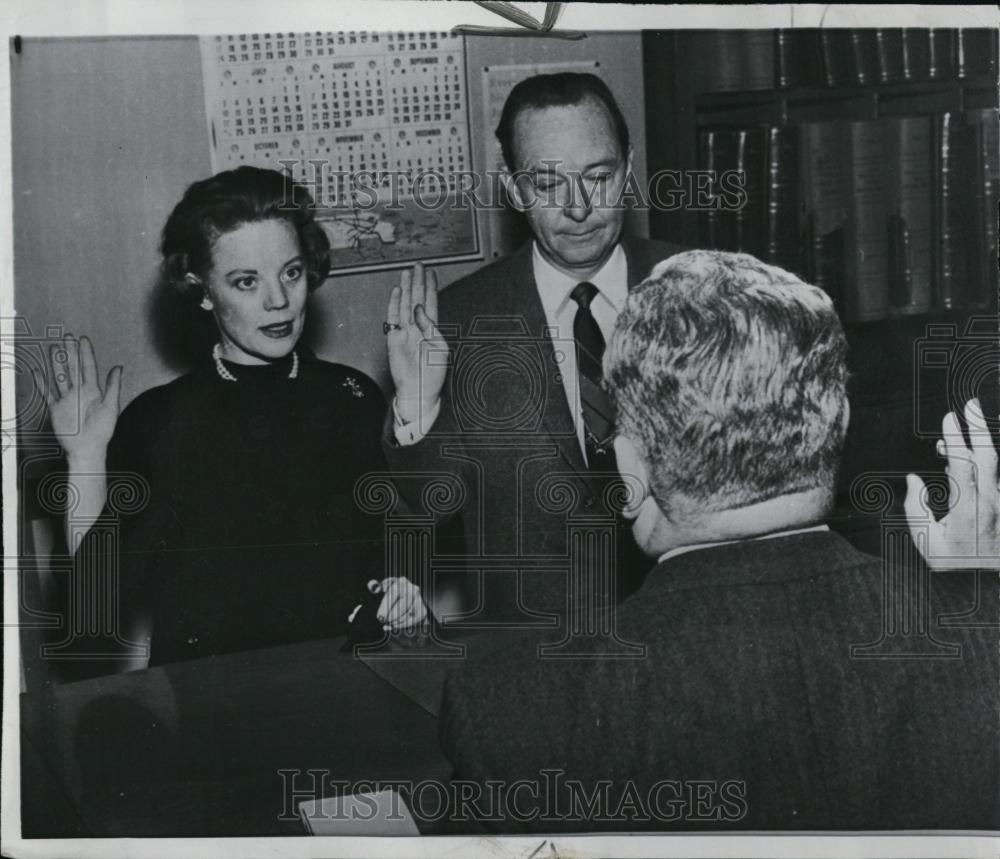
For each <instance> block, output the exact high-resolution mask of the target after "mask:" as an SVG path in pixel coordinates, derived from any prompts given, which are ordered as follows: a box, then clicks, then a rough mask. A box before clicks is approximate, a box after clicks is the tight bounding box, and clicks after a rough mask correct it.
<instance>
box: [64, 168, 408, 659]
mask: <svg viewBox="0 0 1000 859" xmlns="http://www.w3.org/2000/svg"><path fill="white" fill-rule="evenodd" d="M161 251H162V256H163V264H162V276H163V278H164V280H165V281H166V282H167V283H169V284H172V285H173V286H175V287H176V288H177V289H179V290H180V291H181V292H182V293H183V294H185V295H186V296H188V297H190V299H191V300H193V301H194V302H196V303H197V304H198V305H199V306H200V307H201V308H202V309H203V310H204V311H206V312H208V313H211V315H212V317H213V319H214V321H215V325H216V327H217V328H218V341H217V342H216V344H215V346H214V348H213V349H212V350H211V353H210V354H205V355H204V358H203V360H202V361H201V363H200V364H199V365H198V366H196V367H195V369H194V370H193V371H192V372H190V373H188V374H187V375H185V376H182V377H181V378H179V379H176V380H174V381H173V382H170V383H169V384H166V385H163V386H161V387H157V388H153V389H151V390H149V391H146V392H145V393H143V394H141V395H140V396H139V397H137V398H136V399H135V401H134V402H132V403H131V404H130V405H129V406H128V408H126V409H125V410H124V411H123V412H122V413H121V415H120V416H119V414H118V397H119V390H120V384H121V373H122V370H121V368H120V367H115V368H113V369H112V370H111V372H110V373H109V375H108V377H107V381H106V384H105V386H104V389H103V390H102V389H101V386H100V382H99V380H98V375H97V366H96V360H95V358H94V352H93V347H92V346H91V344H90V342H89V340H88V339H87V338H85V337H84V338H81V339H80V341H79V344H77V343H76V342H75V341H74V340H72V339H71V338H67V340H66V343H65V348H63V349H61V350H53V354H52V356H51V359H52V369H53V377H54V380H55V385H54V389H53V388H52V387H50V388H49V389H48V403H49V411H50V415H51V418H52V424H53V428H54V430H55V433H56V435H57V436H58V437H59V440H60V442H61V444H62V445H63V448H64V450H65V452H66V456H67V461H68V467H69V481H70V484H71V485H72V486H73V487H74V489H75V496H76V497H75V499H74V500H75V508H74V512H73V517H72V521H71V520H70V518H69V516H67V541H68V544H69V547H70V549H71V550H72V551H78V548H79V546H80V543H81V541H82V539H83V538H82V535H83V534H84V533H85V532H86V531H87V529H88V528H89V527H91V526H92V525H93V523H94V522H95V521H96V519H97V517H98V516H99V515H100V514H101V512H102V510H106V509H107V508H106V505H107V502H108V490H107V485H108V481H107V476H108V474H109V473H120V472H127V473H131V474H133V475H136V476H137V479H138V480H139V481H141V483H140V486H139V489H138V494H139V495H140V496H142V497H143V498H144V500H145V504H144V505H142V509H140V510H137V511H135V512H130V513H128V514H126V515H122V516H121V518H120V526H119V535H120V541H119V543H120V545H119V553H120V554H119V557H120V563H119V568H120V573H119V578H120V582H121V588H120V603H121V605H122V609H123V612H124V615H125V619H126V621H130V623H126V626H125V627H124V628H125V629H126V630H127V629H128V628H129V626H132V627H133V628H134V625H135V624H134V622H135V619H136V618H140V617H142V618H147V619H148V620H149V621H151V625H152V632H151V655H150V663H151V664H157V663H163V662H172V661H178V660H182V659H190V658H195V657H199V656H207V655H214V654H219V653H225V652H231V651H238V650H246V649H250V648H254V647H261V646H269V645H276V644H281V643H285V642H289V641H296V640H306V639H312V638H329V637H333V636H337V635H340V634H343V633H345V632H346V631H347V629H348V616H349V615H350V614H351V613H352V608H354V607H355V606H356V605H357V603H358V602H359V601H361V598H362V597H363V596H364V594H365V592H366V583H368V584H369V585H370V586H371V587H370V590H373V591H376V592H377V591H378V590H379V588H381V589H382V590H383V591H384V593H385V596H384V598H383V599H382V601H381V604H380V606H379V609H378V614H379V618H380V619H381V621H382V622H383V624H384V625H385V627H386V628H388V629H399V628H404V627H408V626H412V625H414V624H416V623H419V622H420V621H422V620H423V619H424V618H425V616H426V610H425V609H424V606H423V603H422V601H421V599H420V595H419V591H418V589H417V588H416V587H415V586H414V585H412V584H411V583H410V582H409V581H407V580H406V579H401V578H396V577H389V578H383V576H384V575H385V573H384V571H383V569H384V553H383V540H382V535H383V525H382V522H381V520H380V519H379V518H377V517H373V516H368V515H366V514H365V513H363V512H362V511H361V510H360V509H359V508H358V505H357V504H356V503H355V501H354V486H355V482H356V481H357V479H358V478H359V477H360V476H361V475H364V474H366V473H369V472H382V471H384V470H385V464H384V461H383V458H382V452H381V446H380V437H381V428H382V422H383V419H384V417H385V410H386V406H385V401H384V398H383V396H382V393H381V391H380V389H379V388H378V387H377V385H376V384H375V383H374V382H373V381H372V380H371V379H369V378H368V377H367V376H365V375H364V374H362V373H360V372H358V371H357V370H354V369H351V368H349V367H346V366H343V365H340V364H331V363H327V362H325V361H320V360H318V359H317V358H315V356H313V355H312V354H311V353H310V352H309V351H308V350H307V349H306V348H304V347H303V346H302V345H301V344H300V343H299V338H300V336H301V334H302V328H303V324H304V322H305V316H306V298H307V294H308V292H309V291H310V290H312V289H315V288H316V287H317V286H319V285H320V284H321V283H322V282H323V280H324V278H325V276H326V272H327V267H328V261H329V242H328V240H327V238H326V235H325V233H324V232H323V230H322V228H321V227H320V226H319V225H318V224H317V223H316V222H315V220H314V216H313V209H312V200H311V199H310V197H309V195H308V193H307V192H306V191H305V190H304V189H303V188H302V187H301V186H298V185H295V184H294V183H292V182H291V180H290V179H288V178H287V177H285V176H283V175H281V174H279V173H276V172H274V171H271V170H263V169H258V168H253V167H241V168H239V169H237V170H232V171H229V172H226V173H220V174H219V175H217V176H213V177H211V178H209V179H206V180H204V181H201V182H196V183H195V184H193V185H191V187H190V188H188V190H187V192H186V193H185V194H184V197H183V199H182V200H181V201H180V203H179V204H178V205H177V206H176V208H175V209H174V211H173V212H172V214H171V215H170V217H169V218H168V220H167V223H166V226H165V227H164V230H163V238H162V243H161ZM78 415H79V418H78V417H77V416H78ZM372 579H375V580H376V583H377V584H375V583H372V582H371V580H372Z"/></svg>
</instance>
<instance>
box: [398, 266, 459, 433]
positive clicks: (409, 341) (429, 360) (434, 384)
mask: <svg viewBox="0 0 1000 859" xmlns="http://www.w3.org/2000/svg"><path fill="white" fill-rule="evenodd" d="M437 313H438V296H437V276H436V275H435V274H434V272H433V271H426V272H425V270H424V267H423V265H422V264H421V263H417V264H416V265H415V266H414V268H413V271H412V272H410V271H404V272H403V274H402V276H401V277H400V282H399V286H397V287H394V288H393V290H392V295H391V296H390V297H389V308H388V311H387V315H386V319H387V321H388V323H389V331H388V332H387V335H386V341H387V346H388V350H389V370H390V372H391V373H392V381H393V384H394V385H395V386H396V409H397V410H398V411H399V416H400V417H401V418H402V419H403V420H405V421H407V422H409V421H415V420H417V419H419V417H420V416H421V415H427V414H429V413H430V411H431V410H432V409H433V408H434V407H435V406H436V405H437V403H438V400H439V399H440V397H441V389H442V388H443V387H444V380H445V376H446V375H447V372H448V343H447V342H446V341H445V339H444V337H442V336H441V332H440V331H438V328H437V324H436V323H437V318H438V316H437Z"/></svg>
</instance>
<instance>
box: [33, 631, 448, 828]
mask: <svg viewBox="0 0 1000 859" xmlns="http://www.w3.org/2000/svg"><path fill="white" fill-rule="evenodd" d="M342 643H343V639H331V640H328V641H313V642H304V643H300V644H292V645H287V646H284V647H277V648H273V649H267V650H258V651H250V652H246V653H238V654H231V655H226V656H220V657H213V658H209V659H201V660H196V661H192V662H185V663H177V664H174V665H168V666H162V667H157V668H150V669H147V670H144V671H133V672H129V673H125V674H116V675H111V676H108V677H99V678H94V679H90V680H85V681H81V682H78V683H69V684H65V685H62V686H52V687H49V688H48V689H45V690H43V691H40V692H36V693H29V694H25V695H22V697H21V733H22V796H23V802H24V806H25V817H24V835H25V837H57V836H71V835H90V836H103V837H123V836H132V837H143V836H145V837H154V836H159V837H171V836H172V837H191V836H222V835H228V836H244V835H245V836H250V835H302V834H305V830H304V829H303V827H302V825H301V823H300V822H299V821H298V818H297V816H296V814H295V805H296V804H297V802H298V801H300V800H302V799H305V798H308V795H309V794H310V793H311V792H314V791H315V790H316V789H315V788H313V787H312V784H313V782H312V776H310V775H308V774H307V770H317V771H319V773H318V774H317V778H322V776H323V775H326V776H327V777H328V778H333V779H338V780H344V781H349V782H352V783H354V782H357V781H373V780H377V779H383V780H409V781H412V782H418V781H421V780H423V779H428V778H433V779H441V780H446V779H447V778H448V777H449V776H450V768H449V766H448V763H447V761H446V760H445V759H444V758H443V756H442V754H441V752H440V749H439V746H438V740H437V719H436V717H435V716H434V715H433V714H432V713H431V712H428V710H427V709H425V708H424V707H421V706H420V705H419V704H417V703H415V702H414V701H413V700H412V699H411V697H410V696H408V695H406V694H404V693H403V692H401V691H400V690H399V689H398V688H396V686H394V685H393V684H391V683H390V682H387V681H386V680H385V679H383V678H382V677H381V676H380V675H379V674H378V673H377V670H378V668H379V666H378V663H372V665H368V664H365V662H362V661H359V660H358V659H356V658H355V657H354V656H353V655H351V654H345V653H341V652H340V646H341V644H342ZM458 664H459V662H458V661H457V660H453V659H448V660H440V659H437V660H424V659H417V660H413V661H412V662H411V663H409V665H410V666H412V667H410V668H408V669H407V673H408V675H409V676H410V678H411V681H412V679H413V678H415V677H420V676H423V677H425V678H426V685H427V686H430V685H434V684H436V687H437V689H438V690H440V685H441V682H442V680H443V677H444V674H445V672H446V670H447V668H448V667H453V666H457V665H458ZM396 667H397V668H398V665H397V666H396ZM373 668H374V670H373ZM389 676H391V675H389ZM425 688H426V687H425ZM431 697H433V696H431ZM282 770H285V771H298V773H299V774H298V775H295V776H294V780H293V779H292V776H291V775H290V774H289V773H288V772H286V773H285V775H282V773H281V771H282ZM317 783H318V782H317ZM293 790H297V791H299V792H300V793H299V794H298V795H297V796H292V791H293Z"/></svg>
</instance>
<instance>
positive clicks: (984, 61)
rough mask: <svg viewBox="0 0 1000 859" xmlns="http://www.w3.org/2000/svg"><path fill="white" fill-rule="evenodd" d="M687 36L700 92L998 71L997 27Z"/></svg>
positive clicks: (989, 76) (994, 74)
mask: <svg viewBox="0 0 1000 859" xmlns="http://www.w3.org/2000/svg"><path fill="white" fill-rule="evenodd" d="M689 38H690V42H689V45H688V49H689V53H690V56H691V58H692V60H693V62H694V63H695V64H696V66H697V76H698V77H699V78H701V79H702V80H701V82H700V84H699V86H698V90H699V91H700V92H727V91H749V90H770V89H781V90H787V89H792V88H795V87H854V86H870V85H874V84H896V83H917V82H934V81H953V80H963V81H964V80H969V79H989V80H994V81H995V80H996V78H997V50H998V47H997V30H995V29H986V28H956V29H929V28H919V29H918V28H902V27H896V28H884V29H783V30H728V31H727V30H716V31H696V32H694V33H692V34H691V35H690V37H689Z"/></svg>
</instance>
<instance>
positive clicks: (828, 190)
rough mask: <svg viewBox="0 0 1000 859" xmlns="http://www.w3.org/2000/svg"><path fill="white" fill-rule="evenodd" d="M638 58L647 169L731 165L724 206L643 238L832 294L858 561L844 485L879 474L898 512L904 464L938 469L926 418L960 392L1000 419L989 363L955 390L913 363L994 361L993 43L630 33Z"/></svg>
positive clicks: (667, 216)
mask: <svg viewBox="0 0 1000 859" xmlns="http://www.w3.org/2000/svg"><path fill="white" fill-rule="evenodd" d="M643 53H644V70H645V79H644V87H645V104H646V131H647V140H646V143H647V153H648V155H647V163H648V170H649V174H650V175H651V176H653V175H655V174H656V173H657V172H658V171H661V170H672V171H683V172H688V171H698V170H706V169H715V170H718V171H720V172H721V170H723V169H746V171H747V172H746V176H747V178H746V182H745V188H746V193H747V203H746V206H745V210H744V211H743V213H742V214H732V213H724V214H718V213H706V212H704V211H695V210H692V208H690V207H688V206H677V207H674V208H671V209H664V208H657V207H655V206H654V207H652V208H651V209H650V212H649V229H650V235H651V237H653V238H658V239H664V240H669V241H674V242H678V243H680V244H683V245H686V246H688V247H719V248H724V249H728V250H745V251H747V252H750V253H754V254H755V255H756V256H759V257H761V258H762V259H765V260H768V261H772V262H774V263H775V264H778V265H782V266H783V267H785V268H788V269H790V270H793V271H795V272H796V273H797V274H799V275H800V276H802V277H803V278H804V279H806V280H809V281H810V282H812V283H816V284H817V285H820V286H822V287H823V288H825V289H827V290H828V292H830V293H831V295H832V297H833V298H834V301H835V303H836V305H837V307H838V312H839V313H840V314H841V318H842V320H843V322H844V327H845V331H846V332H847V336H848V341H849V344H850V358H849V363H850V371H851V380H850V397H851V406H852V420H851V427H850V429H849V432H848V439H847V445H846V450H845V456H844V466H843V473H842V475H841V480H840V487H839V492H838V510H837V516H836V519H837V521H838V523H839V525H838V527H840V528H841V529H842V530H843V531H845V532H846V533H848V534H849V536H851V537H852V539H854V540H855V542H856V543H858V544H859V545H861V546H862V547H863V548H865V549H868V550H876V549H877V548H878V539H879V533H878V527H879V526H878V522H877V521H874V522H873V521H871V520H870V519H869V518H866V517H863V516H859V515H857V513H856V511H854V510H853V509H852V507H851V504H850V502H849V497H848V491H849V487H850V484H851V482H852V481H853V480H854V479H855V478H856V477H857V476H858V475H860V474H862V473H866V472H880V473H884V474H886V475H892V476H891V478H890V482H893V483H894V484H895V486H894V490H895V491H894V497H895V499H896V501H897V502H898V503H900V504H901V501H902V497H903V488H902V481H903V477H902V475H903V474H905V472H907V471H913V470H915V471H920V472H923V473H926V474H928V475H932V474H939V473H940V472H941V471H942V463H941V461H940V460H939V459H938V457H937V455H936V452H935V448H934V441H935V439H934V437H933V436H934V434H935V433H934V424H933V423H931V422H930V421H929V419H928V417H927V416H933V415H936V416H937V419H938V420H939V419H940V417H942V416H943V415H944V413H945V412H946V411H948V410H949V409H952V408H954V407H955V406H956V405H957V404H958V401H959V399H960V398H961V397H963V396H968V395H970V394H976V395H978V396H980V398H981V400H982V401H983V405H984V407H985V408H986V410H987V414H992V415H996V414H997V413H998V410H1000V402H998V400H1000V390H998V389H1000V376H998V367H1000V355H997V359H996V361H993V362H992V370H990V369H989V367H990V361H991V358H987V359H986V360H985V361H980V362H979V363H980V365H981V366H983V367H986V368H987V369H985V370H982V371H978V375H976V374H973V375H976V378H975V379H974V380H972V381H971V382H970V381H969V380H968V379H958V380H957V379H956V378H955V374H954V373H951V374H949V373H947V372H930V368H928V367H925V366H924V365H923V363H922V362H923V358H922V357H921V355H922V352H921V350H922V349H924V348H925V346H926V341H927V339H928V334H929V332H933V333H934V334H935V336H941V337H943V338H944V339H947V336H946V332H949V331H951V332H954V335H955V337H954V339H955V341H956V343H957V345H956V346H955V349H957V350H959V351H961V350H963V349H964V350H966V351H968V352H969V353H970V354H981V353H983V350H987V351H989V350H993V351H992V352H989V354H990V356H992V355H994V354H996V338H995V337H993V338H991V337H990V332H991V331H992V332H994V333H995V332H996V330H997V294H998V289H1000V287H998V285H997V280H998V277H997V259H996V257H997V243H996V234H997V202H998V185H1000V143H998V142H997V137H998V132H997V112H996V108H997V93H998V87H997V80H998V71H997V62H998V60H997V33H996V32H995V31H992V30H920V29H908V30H902V29H889V30H826V31H820V30H743V31H738V30H728V31H726V30H716V31H707V30H703V31H697V30H687V31H684V30H674V31H647V32H645V33H644V34H643ZM838 147H839V148H838ZM814 150H815V151H814ZM783 152H787V153H788V157H789V159H790V160H791V161H792V162H793V163H792V165H791V169H790V170H789V171H788V176H787V177H785V178H784V179H782V178H781V176H782V173H781V170H782V169H783V164H782V158H783V157H784V156H783V155H782V153H783ZM921 159H923V160H921ZM831 164H832V165H833V167H835V168H836V170H835V171H834V173H830V174H819V173H818V172H817V171H818V167H817V165H826V166H825V167H824V169H827V168H829V167H830V165H831ZM837 171H839V172H837ZM782 183H784V184H782ZM715 187H716V186H713V188H715ZM782 207H784V209H783V210H782ZM841 208H842V210H843V211H840V209H841ZM833 216H837V217H833ZM831 217H833V220H834V221H837V223H836V224H835V225H833V226H824V222H830V221H831ZM755 222H756V223H755ZM866 225H867V226H866ZM834 226H836V229H834ZM866 230H867V232H866ZM928 237H930V240H929V241H928ZM859 261H860V262H859ZM873 261H877V262H876V263H874V264H875V267H874V268H872V265H873ZM879 266H880V267H879ZM970 325H971V326H972V328H973V329H974V331H975V332H976V333H975V334H973V335H972V336H971V337H970V335H969V333H968V332H969V329H970ZM943 332H944V333H943ZM984 332H985V333H984ZM991 340H992V342H991ZM954 354H957V353H954Z"/></svg>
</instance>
